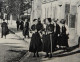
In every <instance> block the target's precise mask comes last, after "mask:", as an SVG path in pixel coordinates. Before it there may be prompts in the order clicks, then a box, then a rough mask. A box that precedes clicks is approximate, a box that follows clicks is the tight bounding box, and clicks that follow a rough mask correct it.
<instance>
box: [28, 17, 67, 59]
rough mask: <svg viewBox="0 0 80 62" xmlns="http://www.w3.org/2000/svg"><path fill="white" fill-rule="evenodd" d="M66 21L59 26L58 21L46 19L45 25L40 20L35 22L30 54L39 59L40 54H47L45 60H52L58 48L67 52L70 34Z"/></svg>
mask: <svg viewBox="0 0 80 62" xmlns="http://www.w3.org/2000/svg"><path fill="white" fill-rule="evenodd" d="M65 21H66V20H64V19H62V20H61V21H60V24H61V25H60V24H58V22H59V21H58V19H57V20H52V19H51V18H46V19H44V24H42V23H41V21H40V18H39V19H34V20H33V25H32V26H31V33H32V37H31V42H30V46H29V52H33V57H39V52H41V51H43V52H46V55H45V58H47V57H49V58H52V53H53V52H54V51H56V49H57V48H63V49H64V51H67V48H68V47H69V45H68V39H69V32H68V29H67V25H66V24H65Z"/></svg>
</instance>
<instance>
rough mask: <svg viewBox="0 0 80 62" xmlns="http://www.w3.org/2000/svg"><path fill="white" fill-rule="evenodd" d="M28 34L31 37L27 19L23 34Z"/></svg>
mask: <svg viewBox="0 0 80 62" xmlns="http://www.w3.org/2000/svg"><path fill="white" fill-rule="evenodd" d="M26 35H27V36H28V38H29V21H28V20H25V25H24V29H23V36H24V37H25V38H26Z"/></svg>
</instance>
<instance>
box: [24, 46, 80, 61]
mask: <svg viewBox="0 0 80 62" xmlns="http://www.w3.org/2000/svg"><path fill="white" fill-rule="evenodd" d="M77 48H78V45H76V46H73V47H70V48H68V51H64V50H62V49H58V50H62V51H61V52H57V53H53V57H52V58H48V59H46V60H45V58H44V55H43V54H42V53H40V57H39V58H37V57H36V58H33V54H32V53H31V54H30V56H29V57H28V58H26V60H25V61H24V62H26V61H27V62H43V61H47V60H51V59H54V58H56V57H66V56H70V55H74V54H77V53H80V50H76V51H74V50H75V49H77ZM55 52H56V51H55ZM66 52H67V53H66ZM42 59H43V60H42Z"/></svg>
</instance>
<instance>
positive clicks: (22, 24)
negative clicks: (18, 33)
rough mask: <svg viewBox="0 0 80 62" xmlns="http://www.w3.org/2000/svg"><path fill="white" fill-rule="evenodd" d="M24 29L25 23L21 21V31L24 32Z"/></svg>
mask: <svg viewBox="0 0 80 62" xmlns="http://www.w3.org/2000/svg"><path fill="white" fill-rule="evenodd" d="M23 28H24V22H23V21H21V22H20V29H21V30H23Z"/></svg>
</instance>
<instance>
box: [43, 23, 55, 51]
mask: <svg viewBox="0 0 80 62" xmlns="http://www.w3.org/2000/svg"><path fill="white" fill-rule="evenodd" d="M53 31H54V26H53V25H52V24H50V25H47V26H46V34H44V35H43V37H42V39H43V51H44V52H47V53H49V52H51V40H52V48H53V49H52V51H54V41H53ZM47 32H52V33H50V34H47ZM50 35H51V36H50ZM51 38H52V39H51Z"/></svg>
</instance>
